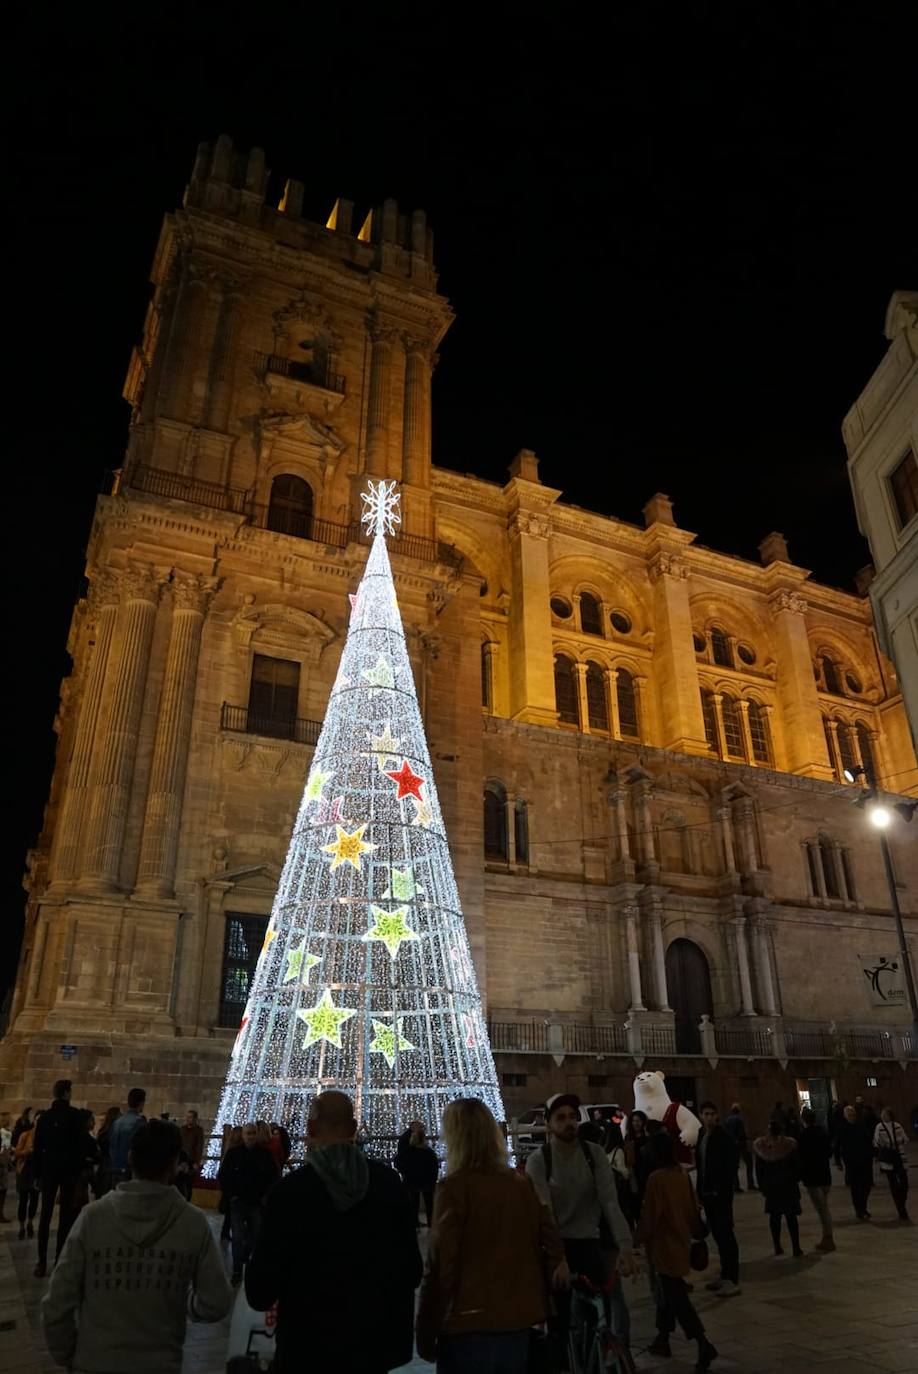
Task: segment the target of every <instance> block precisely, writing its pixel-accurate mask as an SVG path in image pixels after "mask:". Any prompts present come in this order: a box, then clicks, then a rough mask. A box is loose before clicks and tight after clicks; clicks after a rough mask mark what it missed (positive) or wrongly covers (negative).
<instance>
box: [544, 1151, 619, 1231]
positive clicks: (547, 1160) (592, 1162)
mask: <svg viewBox="0 0 918 1374" xmlns="http://www.w3.org/2000/svg"><path fill="white" fill-rule="evenodd" d="M577 1144H578V1145H579V1146H580V1148H581V1150H582V1151H583V1157H584V1159H585V1160H586V1162H587V1167H588V1169H589V1171H590V1177H591V1178H592V1180H593V1187H594V1188H595V1187H596V1159H595V1157H594V1155H593V1151H592V1150H591V1149H590V1147H589V1145H588V1144H587V1142H586V1141H585V1140H578V1141H577ZM541 1150H542V1161H543V1163H544V1165H545V1182H546V1183H547V1184H548V1183H551V1170H552V1158H551V1145H550V1144H549V1143H548V1141H546V1142H545V1144H544V1145H543V1146H542V1147H541ZM599 1244H600V1245H601V1246H602V1248H603V1250H617V1249H618V1243H617V1241H616V1239H615V1237H614V1236H613V1234H612V1231H611V1229H610V1227H609V1223H608V1222H607V1221H606V1214H605V1212H604V1211H603V1210H602V1208H601V1207H600V1209H599Z"/></svg>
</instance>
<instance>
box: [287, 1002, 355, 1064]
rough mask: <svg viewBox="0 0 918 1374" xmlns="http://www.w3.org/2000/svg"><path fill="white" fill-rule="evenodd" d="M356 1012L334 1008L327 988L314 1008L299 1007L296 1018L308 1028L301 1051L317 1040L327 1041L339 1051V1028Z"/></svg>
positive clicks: (351, 1009) (343, 1008)
mask: <svg viewBox="0 0 918 1374" xmlns="http://www.w3.org/2000/svg"><path fill="white" fill-rule="evenodd" d="M356 1015H357V1012H356V1011H355V1010H353V1008H351V1007H336V1006H335V1004H334V1002H333V1001H332V999H331V992H330V991H329V989H328V988H326V989H325V991H324V992H323V993H322V996H321V997H320V998H319V1001H318V1002H317V1003H316V1005H315V1006H314V1007H301V1008H300V1009H299V1011H297V1016H298V1017H299V1018H300V1020H301V1021H305V1022H306V1025H307V1027H308V1029H307V1032H306V1039H305V1040H304V1041H303V1049H304V1050H307V1049H308V1048H309V1046H310V1045H314V1044H315V1043H316V1041H317V1040H327V1041H328V1043H329V1044H330V1045H334V1046H336V1048H337V1049H339V1050H340V1049H341V1027H342V1025H343V1024H344V1022H345V1021H349V1020H350V1018H351V1017H352V1016H356Z"/></svg>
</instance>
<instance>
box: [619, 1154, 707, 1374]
mask: <svg viewBox="0 0 918 1374" xmlns="http://www.w3.org/2000/svg"><path fill="white" fill-rule="evenodd" d="M647 1163H648V1168H649V1170H650V1173H649V1176H648V1179H647V1189H646V1192H645V1193H644V1205H643V1207H642V1208H641V1219H640V1221H639V1222H638V1228H637V1234H636V1236H635V1240H636V1241H637V1242H639V1243H640V1244H642V1245H643V1246H644V1247H645V1249H646V1252H647V1258H648V1260H649V1262H650V1264H651V1265H652V1266H653V1269H654V1273H655V1276H656V1294H657V1337H656V1340H654V1341H653V1342H652V1344H651V1345H649V1346H648V1347H647V1348H648V1351H649V1352H650V1353H651V1354H652V1355H663V1356H668V1355H671V1354H672V1352H671V1350H670V1348H669V1338H670V1335H671V1333H672V1332H673V1331H675V1329H676V1322H677V1321H678V1322H679V1325H680V1326H681V1327H682V1330H683V1331H684V1332H685V1334H686V1337H687V1339H688V1340H690V1341H697V1342H698V1362H697V1364H696V1365H695V1368H696V1370H704V1369H709V1368H710V1366H711V1361H712V1360H715V1359H716V1358H717V1351H716V1350H715V1349H714V1346H713V1345H712V1344H711V1342H710V1341H709V1340H708V1338H707V1336H706V1335H705V1334H704V1326H703V1325H702V1322H701V1318H700V1317H699V1315H698V1313H697V1312H696V1311H695V1309H694V1307H693V1306H692V1300H691V1298H690V1297H689V1290H688V1288H687V1287H686V1283H685V1276H686V1274H687V1273H688V1272H689V1270H690V1268H691V1265H690V1263H689V1257H690V1255H691V1249H692V1241H693V1239H695V1238H696V1237H698V1236H700V1235H701V1234H703V1230H702V1222H701V1216H700V1213H699V1211H698V1201H697V1199H696V1197H695V1191H694V1189H693V1188H692V1185H691V1183H690V1181H689V1177H688V1175H687V1173H686V1172H685V1170H684V1169H683V1168H682V1166H681V1164H677V1163H676V1162H675V1159H674V1155H673V1141H672V1136H671V1135H669V1133H668V1132H667V1131H657V1133H656V1134H655V1135H653V1136H652V1137H651V1139H650V1143H649V1145H648V1147H647Z"/></svg>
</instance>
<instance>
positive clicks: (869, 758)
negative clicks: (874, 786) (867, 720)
mask: <svg viewBox="0 0 918 1374" xmlns="http://www.w3.org/2000/svg"><path fill="white" fill-rule="evenodd" d="M857 742H858V745H859V746H860V750H861V763H862V764H863V765H864V772H865V773H866V774H867V781H868V782H870V783H875V782H876V781H877V764H876V759H875V758H874V756H873V743H872V741H871V739H870V731H869V730H868V729H867V726H866V725H865V724H864V722H863V721H862V720H859V721H858V723H857Z"/></svg>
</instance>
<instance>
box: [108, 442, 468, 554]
mask: <svg viewBox="0 0 918 1374" xmlns="http://www.w3.org/2000/svg"><path fill="white" fill-rule="evenodd" d="M122 486H123V487H127V488H129V489H132V490H134V491H142V492H144V493H145V494H147V495H149V496H162V497H165V498H166V499H167V500H171V501H188V502H189V503H190V504H191V505H195V506H206V507H207V508H208V509H209V510H221V511H227V512H229V513H230V514H232V515H239V516H241V517H242V518H243V519H244V520H246V521H247V522H248V523H249V524H251V525H254V526H256V527H257V528H258V529H266V530H273V531H274V532H275V533H277V534H286V535H288V536H290V537H291V538H294V539H311V540H312V541H313V542H314V543H316V544H326V545H329V546H330V547H333V548H338V549H346V548H347V546H348V545H349V544H365V545H366V544H371V543H372V542H373V536H372V534H370V533H368V531H367V530H366V529H365V528H364V527H363V525H361V524H360V523H359V522H358V521H351V522H350V523H349V524H340V523H338V522H337V521H334V520H319V519H318V518H317V517H316V516H314V515H310V514H309V513H308V512H306V511H298V510H295V509H291V508H290V507H289V506H281V505H267V506H266V505H264V504H263V503H261V502H258V501H254V500H252V498H251V496H250V494H249V493H248V492H246V491H244V490H243V489H242V488H241V487H224V486H221V485H220V484H219V483H218V482H204V481H199V480H197V479H196V478H191V477H184V476H182V475H181V473H177V472H166V471H164V470H163V469H162V468H150V467H136V468H134V469H132V471H131V472H130V475H129V476H127V477H125V478H123V479H122ZM388 545H389V549H390V552H392V553H394V554H401V555H402V556H403V557H405V558H413V559H416V560H417V561H418V562H420V563H442V564H444V565H445V566H446V567H449V568H458V567H459V565H460V563H461V562H462V554H461V553H460V552H459V551H458V550H457V549H456V548H455V546H454V545H452V544H444V543H442V542H441V541H440V540H436V539H426V538H424V536H423V535H420V534H393V535H390V536H389V539H388Z"/></svg>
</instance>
